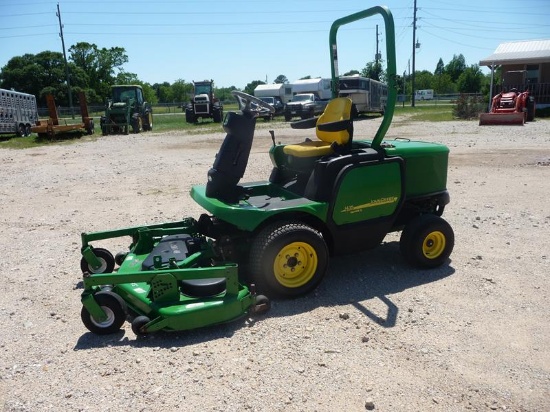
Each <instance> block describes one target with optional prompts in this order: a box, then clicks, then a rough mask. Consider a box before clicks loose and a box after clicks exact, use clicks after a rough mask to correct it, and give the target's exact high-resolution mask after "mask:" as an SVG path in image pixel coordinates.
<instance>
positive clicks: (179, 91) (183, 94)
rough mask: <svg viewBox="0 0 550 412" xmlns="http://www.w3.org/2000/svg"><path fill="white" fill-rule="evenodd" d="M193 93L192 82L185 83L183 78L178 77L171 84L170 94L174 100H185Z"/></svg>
mask: <svg viewBox="0 0 550 412" xmlns="http://www.w3.org/2000/svg"><path fill="white" fill-rule="evenodd" d="M192 93H193V83H186V82H185V80H183V79H178V80H176V81H175V82H174V83H173V84H172V95H173V99H174V102H182V103H184V102H187V101H188V100H189V99H190V96H191V94H192Z"/></svg>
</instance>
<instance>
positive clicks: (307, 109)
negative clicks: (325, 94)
mask: <svg viewBox="0 0 550 412" xmlns="http://www.w3.org/2000/svg"><path fill="white" fill-rule="evenodd" d="M328 102H329V100H321V99H319V98H318V97H317V96H316V95H315V94H314V93H299V94H296V95H295V96H294V97H293V98H292V100H291V101H290V102H288V103H287V104H286V106H285V120H286V121H287V122H288V121H289V120H290V119H292V118H293V117H300V118H302V119H308V118H310V117H314V116H315V115H318V114H321V113H323V111H324V110H325V107H326V106H327V104H328Z"/></svg>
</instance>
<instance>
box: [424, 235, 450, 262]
mask: <svg viewBox="0 0 550 412" xmlns="http://www.w3.org/2000/svg"><path fill="white" fill-rule="evenodd" d="M445 245H446V240H445V235H444V234H443V233H441V232H440V231H434V232H431V233H429V234H428V236H426V238H425V239H424V243H423V244H422V254H423V255H424V256H425V257H426V258H427V259H436V258H438V257H439V256H441V254H442V253H443V251H444V250H445Z"/></svg>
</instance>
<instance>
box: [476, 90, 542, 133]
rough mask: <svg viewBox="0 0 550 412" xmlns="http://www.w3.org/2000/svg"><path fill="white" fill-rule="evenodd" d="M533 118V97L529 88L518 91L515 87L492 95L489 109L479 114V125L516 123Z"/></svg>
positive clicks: (521, 123) (520, 124)
mask: <svg viewBox="0 0 550 412" xmlns="http://www.w3.org/2000/svg"><path fill="white" fill-rule="evenodd" d="M534 119H535V99H534V98H533V97H532V96H530V95H529V90H526V91H524V92H523V93H520V92H519V91H518V90H517V89H512V90H510V91H509V92H502V93H499V94H497V95H496V96H495V97H493V100H492V102H491V111H490V112H489V113H481V114H480V115H479V125H480V126H487V125H518V126H523V125H524V124H525V122H527V121H529V122H531V121H533V120H534Z"/></svg>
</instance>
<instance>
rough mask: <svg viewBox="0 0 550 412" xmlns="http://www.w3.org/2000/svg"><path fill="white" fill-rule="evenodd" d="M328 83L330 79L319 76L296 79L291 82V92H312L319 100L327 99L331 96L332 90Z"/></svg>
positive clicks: (294, 93)
mask: <svg viewBox="0 0 550 412" xmlns="http://www.w3.org/2000/svg"><path fill="white" fill-rule="evenodd" d="M330 85H331V80H330V79H324V78H321V77H319V78H316V79H301V80H296V81H295V82H293V83H292V84H291V86H292V94H293V95H296V94H303V93H313V94H315V96H317V97H318V98H319V99H320V100H328V99H331V98H332V90H331V88H330Z"/></svg>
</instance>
